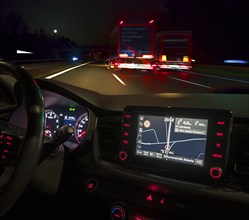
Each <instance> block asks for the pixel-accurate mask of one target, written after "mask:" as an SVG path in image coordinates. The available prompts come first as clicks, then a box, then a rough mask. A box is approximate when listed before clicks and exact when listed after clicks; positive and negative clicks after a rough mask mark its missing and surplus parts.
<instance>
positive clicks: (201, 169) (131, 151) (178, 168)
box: [123, 106, 232, 180]
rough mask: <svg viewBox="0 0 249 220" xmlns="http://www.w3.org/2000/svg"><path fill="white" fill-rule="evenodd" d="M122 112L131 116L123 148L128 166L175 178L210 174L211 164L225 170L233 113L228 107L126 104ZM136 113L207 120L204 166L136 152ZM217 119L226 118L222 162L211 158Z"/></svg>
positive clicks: (198, 177) (137, 114)
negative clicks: (224, 108) (174, 106)
mask: <svg viewBox="0 0 249 220" xmlns="http://www.w3.org/2000/svg"><path fill="white" fill-rule="evenodd" d="M125 114H129V115H131V118H130V119H129V121H130V122H129V123H130V128H129V129H130V133H129V134H130V135H129V144H128V146H125V147H123V150H124V151H125V152H127V154H128V155H129V156H128V159H127V161H126V163H129V165H132V166H136V167H139V168H140V169H141V170H144V171H146V172H147V171H148V170H153V173H157V172H159V173H160V175H162V174H163V175H166V176H172V175H173V176H174V177H183V178H185V177H187V178H188V180H189V178H193V179H195V178H197V179H201V178H202V177H204V178H206V177H207V176H209V170H210V168H211V167H213V166H218V167H221V168H222V169H223V170H225V169H226V166H227V159H228V152H229V146H228V143H229V141H228V140H229V137H230V136H229V134H230V132H229V131H230V125H231V121H232V113H231V112H230V111H229V110H223V109H194V108H172V107H146V106H127V107H126V108H125V111H124V116H125ZM139 115H155V116H172V117H182V118H194V119H204V120H208V129H207V141H206V151H205V158H204V166H194V165H192V164H185V163H179V162H175V161H167V160H160V159H157V158H150V157H144V156H139V155H136V136H137V124H138V116H139ZM220 119H222V120H225V121H226V127H225V130H226V133H227V134H226V135H225V137H224V139H225V141H224V143H225V144H224V148H223V149H222V154H223V158H222V161H216V160H215V159H213V158H212V153H213V148H214V146H215V144H216V141H217V140H216V136H215V134H216V132H215V131H216V130H217V125H216V123H217V121H219V120H220ZM124 123H125V117H123V125H124Z"/></svg>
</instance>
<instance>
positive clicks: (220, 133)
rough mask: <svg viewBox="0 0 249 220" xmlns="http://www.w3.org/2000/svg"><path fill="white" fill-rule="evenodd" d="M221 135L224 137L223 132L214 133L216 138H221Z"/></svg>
mask: <svg viewBox="0 0 249 220" xmlns="http://www.w3.org/2000/svg"><path fill="white" fill-rule="evenodd" d="M223 135H224V134H223V132H217V133H216V136H217V137H223Z"/></svg>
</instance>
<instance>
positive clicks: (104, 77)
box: [0, 0, 249, 95]
mask: <svg viewBox="0 0 249 220" xmlns="http://www.w3.org/2000/svg"><path fill="white" fill-rule="evenodd" d="M248 20H249V13H248V3H247V1H244V0H211V1H210V0H202V1H197V0H188V1H187V0H154V1H144V0H126V1H122V0H108V1H102V0H89V1H88V0H85V1H80V0H70V1H69V0H68V1H67V0H53V1H49V0H43V1H40V0H37V1H33V0H23V1H18V0H1V1H0V32H1V40H0V59H1V60H5V61H10V62H15V63H17V64H19V65H22V66H23V67H24V68H25V69H27V70H28V71H29V72H30V73H31V74H32V76H33V77H35V78H46V79H48V80H57V81H61V82H64V83H68V84H71V85H74V86H77V87H81V88H85V89H88V90H91V91H94V92H98V93H101V94H108V95H109V94H144V93H146V94H147V93H243V94H245V93H246V94H248V90H249V80H248V79H249V55H248V51H249V40H248V39H249V29H248V28H247V26H248Z"/></svg>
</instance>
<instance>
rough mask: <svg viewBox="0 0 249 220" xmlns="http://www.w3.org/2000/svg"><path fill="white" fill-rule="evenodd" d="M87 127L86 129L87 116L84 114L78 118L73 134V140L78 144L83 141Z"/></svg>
mask: <svg viewBox="0 0 249 220" xmlns="http://www.w3.org/2000/svg"><path fill="white" fill-rule="evenodd" d="M87 127H88V114H87V113H84V114H82V115H81V116H80V117H79V118H78V120H77V121H76V124H75V130H74V132H75V138H76V140H77V142H78V143H81V142H82V140H83V139H84V137H85V135H86V132H87Z"/></svg>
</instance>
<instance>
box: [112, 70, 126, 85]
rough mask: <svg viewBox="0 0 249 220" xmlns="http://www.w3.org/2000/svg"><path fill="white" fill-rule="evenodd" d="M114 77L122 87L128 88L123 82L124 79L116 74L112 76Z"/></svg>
mask: <svg viewBox="0 0 249 220" xmlns="http://www.w3.org/2000/svg"><path fill="white" fill-rule="evenodd" d="M112 75H113V76H114V77H115V79H116V80H118V81H119V82H120V83H121V84H122V85H124V86H127V85H126V84H125V82H124V81H123V80H122V79H120V78H119V77H118V76H117V75H116V74H114V73H113V74H112Z"/></svg>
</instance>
